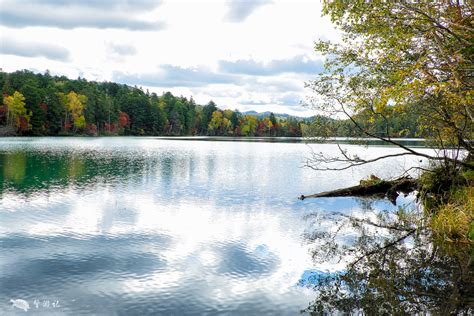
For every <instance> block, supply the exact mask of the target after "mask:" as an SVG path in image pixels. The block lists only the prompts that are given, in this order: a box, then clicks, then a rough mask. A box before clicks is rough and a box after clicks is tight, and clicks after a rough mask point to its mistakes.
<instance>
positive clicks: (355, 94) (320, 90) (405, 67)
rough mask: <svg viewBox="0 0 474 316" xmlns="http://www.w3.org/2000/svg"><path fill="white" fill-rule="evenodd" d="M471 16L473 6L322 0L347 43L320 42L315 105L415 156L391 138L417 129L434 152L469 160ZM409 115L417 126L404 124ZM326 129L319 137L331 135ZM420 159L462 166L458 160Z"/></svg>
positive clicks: (473, 58) (473, 124) (472, 129)
mask: <svg viewBox="0 0 474 316" xmlns="http://www.w3.org/2000/svg"><path fill="white" fill-rule="evenodd" d="M472 11H473V6H472V2H470V1H461V2H459V1H458V2H455V1H421V2H408V1H359V0H357V1H343V0H326V1H323V13H324V14H326V15H328V16H330V18H331V20H332V21H333V22H334V23H335V25H336V26H338V27H339V28H340V30H341V31H342V41H341V42H340V43H331V42H329V41H319V42H317V43H316V50H317V51H318V52H320V53H321V54H322V55H324V56H325V57H326V65H325V69H326V71H325V72H324V73H322V74H321V75H319V76H318V77H317V79H316V80H314V81H312V82H311V83H309V86H310V87H311V88H312V89H313V90H314V91H315V92H316V97H315V98H314V105H315V106H316V107H317V108H318V109H319V110H322V111H324V112H325V113H326V114H330V115H335V116H336V117H341V115H342V116H344V117H346V118H347V119H348V120H349V122H350V123H351V125H352V129H355V130H357V133H362V134H364V135H365V136H369V137H375V138H379V139H382V140H384V141H387V142H389V143H391V144H393V145H398V146H400V147H401V148H403V149H404V150H405V151H407V153H410V154H414V155H420V152H418V151H416V150H413V149H410V148H407V147H404V146H401V144H399V143H397V142H396V141H394V140H393V139H392V137H394V136H403V135H405V134H410V131H415V130H416V135H415V136H420V137H425V138H427V139H429V140H430V144H431V145H432V146H433V147H435V148H437V149H441V150H445V149H447V148H454V149H455V150H458V151H460V150H464V151H466V152H468V153H469V154H470V155H472V154H473V147H472V144H471V142H470V140H472V139H473V138H474V116H473V113H472V109H473V105H474V104H473V100H474V99H473V97H474V91H473V81H472V71H473V69H472V65H473V64H474V53H473V50H472V47H473V43H474V28H473V25H472ZM404 116H406V118H407V119H408V121H414V122H416V124H415V126H417V127H416V128H414V126H413V124H410V125H409V126H403V127H402V126H400V124H399V122H397V121H400V119H402V121H407V120H406V119H403V117H404ZM328 122H330V121H328ZM397 125H398V127H396V126H397ZM328 127H329V128H326V129H323V132H322V133H321V134H322V135H323V136H334V135H335V133H334V129H333V128H331V126H330V125H329V126H328ZM397 134H398V135H397ZM336 135H337V134H336ZM412 135H413V134H412ZM421 156H424V157H426V158H431V159H434V160H442V159H446V158H449V159H448V160H450V161H451V163H453V164H457V163H459V162H460V161H462V156H461V155H454V157H447V156H446V155H444V156H443V157H427V155H421Z"/></svg>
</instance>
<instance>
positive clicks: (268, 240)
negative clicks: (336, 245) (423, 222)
mask: <svg viewBox="0 0 474 316" xmlns="http://www.w3.org/2000/svg"><path fill="white" fill-rule="evenodd" d="M311 147H312V148H313V149H316V150H318V151H323V152H325V153H331V152H333V153H336V151H337V147H336V145H334V144H313V145H311ZM348 148H350V149H351V150H354V151H356V152H360V153H361V154H363V155H369V156H374V155H377V154H380V153H391V152H396V151H397V149H396V148H391V147H376V148H369V149H368V148H365V147H358V146H355V145H353V146H350V145H348ZM309 154H310V148H309V147H308V145H306V144H302V143H278V142H222V141H213V140H208V141H199V140H187V141H183V140H170V139H159V138H121V137H111V138H72V137H71V138H3V139H0V223H1V225H0V248H1V251H0V312H3V313H20V314H21V313H24V312H23V311H22V310H20V309H17V308H12V307H11V306H12V304H11V303H10V300H11V299H23V300H25V301H27V302H28V303H29V305H30V310H29V312H30V313H31V312H38V313H45V312H46V313H52V312H54V313H57V314H74V315H77V314H91V313H95V314H119V315H131V314H137V315H144V314H160V313H161V314H166V315H185V314H189V315H195V314H203V313H207V314H255V315H264V314H266V315H275V314H279V315H298V314H299V311H300V310H301V309H303V308H305V307H306V306H307V305H308V303H309V302H310V301H311V300H312V298H313V296H314V295H313V294H314V293H313V292H312V290H311V289H310V288H309V287H306V286H301V284H303V283H304V282H302V280H304V278H305V276H306V275H307V274H308V272H309V271H314V270H315V269H317V270H321V271H335V270H337V269H340V268H341V266H342V265H341V263H340V264H339V265H338V264H337V263H335V262H326V263H321V264H319V265H317V266H315V264H314V263H313V261H312V258H311V252H310V247H311V245H310V244H308V242H307V238H305V236H307V234H308V233H311V227H312V226H313V225H314V224H315V223H314V221H315V220H316V221H317V217H316V219H314V216H313V217H311V218H312V219H311V220H308V216H307V215H309V214H314V213H318V212H324V211H338V212H344V213H347V214H354V213H358V212H359V213H360V212H363V211H364V209H366V208H364V205H361V202H360V201H358V200H356V199H352V198H330V199H314V200H310V199H307V200H304V201H300V200H298V199H297V197H298V196H299V195H301V194H311V193H315V192H319V191H326V190H330V189H335V188H339V187H343V186H347V185H354V184H357V183H358V181H359V179H361V178H363V177H365V176H367V175H368V174H370V173H374V172H376V173H378V174H379V175H380V176H389V175H395V174H397V173H400V172H401V171H402V170H403V169H406V168H407V166H410V165H413V164H414V160H409V159H408V158H400V159H392V160H390V161H388V162H383V163H380V164H377V165H375V166H371V167H370V169H369V168H368V167H361V168H357V169H353V170H350V171H346V172H343V173H338V172H315V171H311V170H308V169H306V168H302V165H303V161H304V160H305V158H306V157H308V156H309ZM371 207H372V208H375V209H378V210H380V209H387V210H390V209H393V206H392V205H391V204H390V203H389V202H387V201H379V202H375V203H374V204H372V205H371ZM327 225H331V223H327ZM350 236H351V233H350V232H347V236H346V237H347V238H350ZM53 303H54V305H53Z"/></svg>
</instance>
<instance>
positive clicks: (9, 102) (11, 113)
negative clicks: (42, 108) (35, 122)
mask: <svg viewBox="0 0 474 316" xmlns="http://www.w3.org/2000/svg"><path fill="white" fill-rule="evenodd" d="M3 103H4V105H5V106H6V108H7V119H6V124H7V126H9V127H13V128H14V129H16V130H20V131H21V132H25V131H27V130H28V129H29V128H30V127H31V125H30V118H31V111H28V110H27V109H26V107H25V97H24V96H23V94H21V93H20V92H18V91H15V92H14V93H13V95H11V96H5V97H4V98H3Z"/></svg>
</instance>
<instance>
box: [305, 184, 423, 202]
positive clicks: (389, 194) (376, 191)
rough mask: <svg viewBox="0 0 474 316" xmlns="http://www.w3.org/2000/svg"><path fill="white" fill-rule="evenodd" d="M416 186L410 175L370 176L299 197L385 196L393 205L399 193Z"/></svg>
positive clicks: (413, 188) (410, 190)
mask: <svg viewBox="0 0 474 316" xmlns="http://www.w3.org/2000/svg"><path fill="white" fill-rule="evenodd" d="M417 188H418V182H417V181H416V180H415V179H413V178H411V177H402V178H398V179H395V180H391V181H385V180H380V179H378V178H371V179H369V180H368V181H361V184H360V185H356V186H353V187H348V188H343V189H337V190H333V191H327V192H321V193H316V194H311V195H301V196H300V197H299V199H300V200H304V199H306V198H320V197H340V196H359V197H374V198H385V197H386V198H387V199H389V200H390V202H392V203H393V204H394V205H395V204H396V200H397V197H398V195H399V193H404V194H408V193H411V192H413V191H415V190H416V189H417Z"/></svg>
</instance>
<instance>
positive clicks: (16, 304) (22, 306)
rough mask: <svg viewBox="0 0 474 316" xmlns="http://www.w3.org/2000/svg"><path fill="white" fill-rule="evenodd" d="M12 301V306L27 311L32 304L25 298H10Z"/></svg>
mask: <svg viewBox="0 0 474 316" xmlns="http://www.w3.org/2000/svg"><path fill="white" fill-rule="evenodd" d="M10 303H12V304H13V305H12V307H16V308H19V309H22V310H24V311H25V312H27V311H28V310H29V309H30V304H28V302H27V301H25V300H21V299H17V300H13V299H12V300H10Z"/></svg>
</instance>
